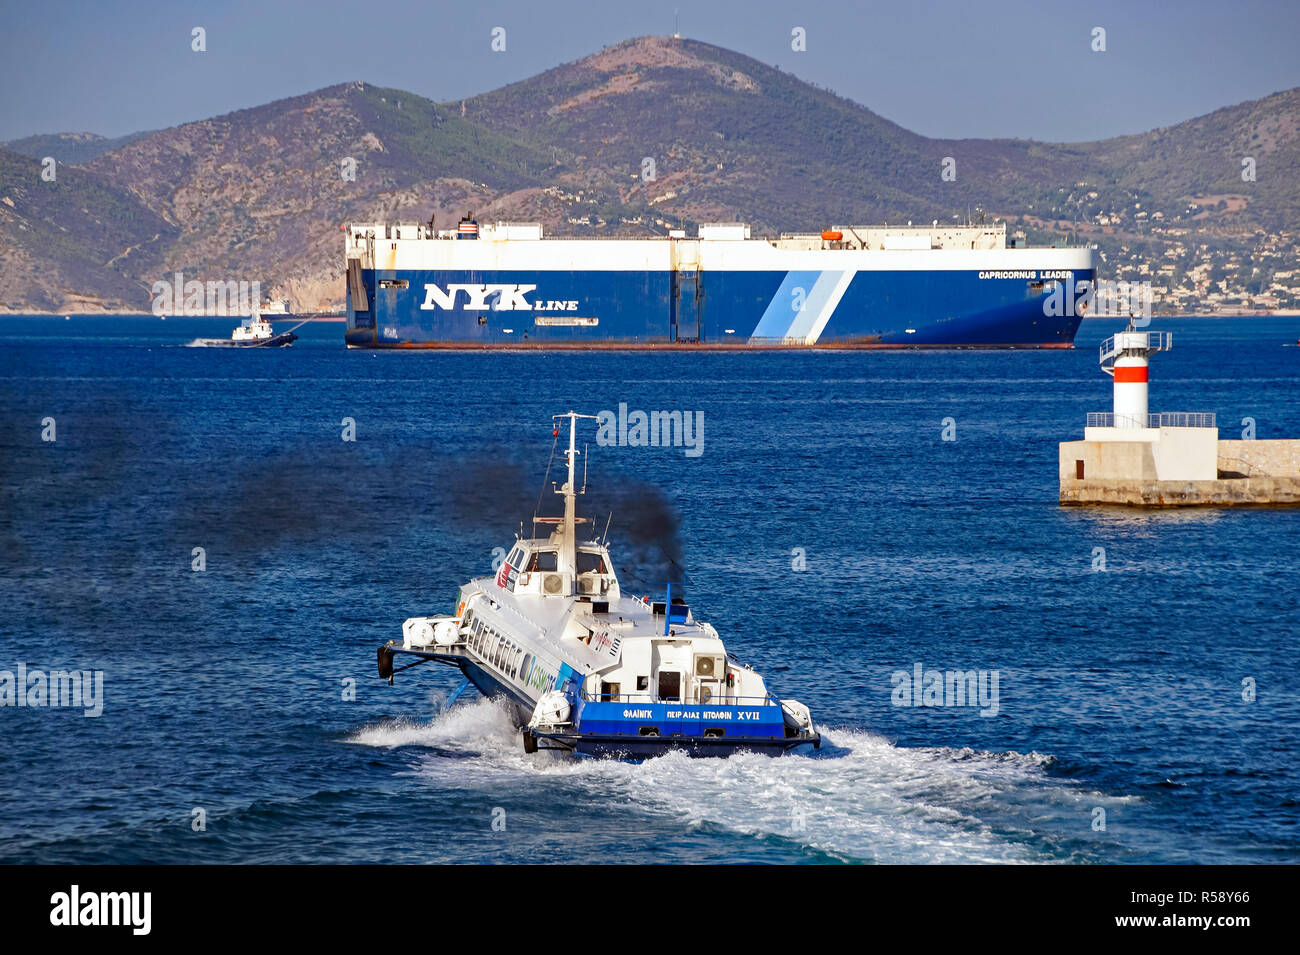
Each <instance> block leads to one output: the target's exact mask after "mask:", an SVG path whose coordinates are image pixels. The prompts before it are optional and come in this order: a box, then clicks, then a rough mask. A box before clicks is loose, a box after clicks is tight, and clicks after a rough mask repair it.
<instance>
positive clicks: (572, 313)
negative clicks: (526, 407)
mask: <svg viewBox="0 0 1300 955" xmlns="http://www.w3.org/2000/svg"><path fill="white" fill-rule="evenodd" d="M841 277H843V278H841ZM1094 278H1095V273H1094V270H1092V269H1070V270H1053V271H1051V272H1045V271H1039V270H1028V271H1024V272H1017V273H1015V275H1014V276H1012V277H1004V276H1002V275H1001V274H1000V273H989V272H985V271H979V270H974V269H972V270H919V269H912V270H898V271H880V270H861V271H856V272H853V273H845V272H832V271H821V272H817V271H810V272H801V271H793V270H792V271H786V272H777V271H741V270H734V271H700V272H697V273H682V272H679V271H676V270H656V271H633V272H629V271H600V270H591V271H561V270H546V271H523V270H492V271H487V270H456V271H453V270H430V271H419V270H381V269H363V270H361V271H360V281H361V283H362V284H363V286H364V292H365V295H364V301H360V302H357V303H354V300H353V287H352V286H351V285H350V286H349V290H348V311H347V333H346V335H347V344H348V345H349V346H352V347H359V348H485V347H489V348H490V347H498V348H583V347H586V348H592V347H612V348H638V347H660V346H686V347H691V346H693V347H705V348H725V347H751V348H763V347H808V346H819V347H831V348H871V347H876V348H908V347H920V348H924V347H930V348H945V347H947V348H951V347H992V348H999V347H1000V348H1014V347H1029V348H1068V347H1071V346H1072V345H1073V342H1074V336H1075V333H1076V331H1077V330H1078V327H1079V323H1080V321H1081V320H1082V317H1083V307H1082V303H1083V302H1084V300H1085V298H1086V293H1087V292H1088V291H1090V290H1091V288H1092V284H1093V281H1094ZM837 282H838V283H839V284H838V285H837V284H836V283H837ZM359 298H360V296H359ZM357 304H361V305H364V306H365V307H364V308H361V309H358V308H357Z"/></svg>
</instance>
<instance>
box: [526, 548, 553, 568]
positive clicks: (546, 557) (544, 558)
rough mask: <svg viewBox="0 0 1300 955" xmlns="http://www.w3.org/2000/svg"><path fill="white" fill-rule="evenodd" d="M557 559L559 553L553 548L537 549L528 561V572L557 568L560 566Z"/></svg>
mask: <svg viewBox="0 0 1300 955" xmlns="http://www.w3.org/2000/svg"><path fill="white" fill-rule="evenodd" d="M559 559H560V558H559V554H557V553H556V552H555V551H553V550H539V551H537V552H536V553H534V554H533V559H532V560H530V561H529V562H528V572H529V573H533V572H534V571H548V570H549V571H555V570H558V569H559V566H560V564H559Z"/></svg>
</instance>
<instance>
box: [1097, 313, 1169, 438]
mask: <svg viewBox="0 0 1300 955" xmlns="http://www.w3.org/2000/svg"><path fill="white" fill-rule="evenodd" d="M1173 344H1174V336H1173V335H1172V334H1170V333H1169V332H1140V331H1138V330H1137V329H1136V328H1135V327H1134V326H1133V322H1132V320H1130V321H1129V323H1128V328H1126V329H1124V331H1122V332H1120V333H1119V334H1118V335H1114V336H1112V337H1111V338H1108V339H1107V340H1106V341H1105V342H1104V343H1103V344H1102V346H1101V355H1100V362H1101V370H1102V371H1104V372H1105V373H1106V374H1108V375H1110V376H1111V377H1112V378H1114V379H1115V403H1114V408H1115V410H1114V413H1113V415H1112V423H1111V427H1114V428H1148V427H1151V426H1152V424H1151V420H1150V416H1149V413H1148V408H1147V381H1148V377H1149V370H1150V359H1151V355H1152V354H1154V353H1155V352H1158V351H1168V350H1169V349H1170V348H1172V347H1173ZM1156 427H1159V425H1158V424H1157V425H1156Z"/></svg>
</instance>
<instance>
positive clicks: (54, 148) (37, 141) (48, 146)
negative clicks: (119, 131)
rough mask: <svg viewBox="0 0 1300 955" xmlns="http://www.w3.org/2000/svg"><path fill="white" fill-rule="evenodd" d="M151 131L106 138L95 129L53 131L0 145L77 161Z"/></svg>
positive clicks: (35, 155)
mask: <svg viewBox="0 0 1300 955" xmlns="http://www.w3.org/2000/svg"><path fill="white" fill-rule="evenodd" d="M149 135H151V133H148V132H144V133H129V134H128V135H126V136H117V137H115V138H113V139H107V138H105V137H103V136H97V135H96V134H95V133H52V134H48V135H39V136H27V137H25V138H23V139H11V140H10V141H9V142H7V143H0V149H3V150H6V151H8V152H11V153H18V155H20V156H27V157H28V158H30V159H44V158H45V157H46V156H53V157H54V158H55V159H56V160H58V161H59V162H65V163H69V164H73V165H75V164H78V163H84V162H90V160H92V159H94V158H96V157H97V156H102V155H104V153H111V152H112V151H113V150H114V149H121V148H122V147H123V146H126V145H129V144H130V143H133V142H135V141H136V140H137V139H143V138H144V137H146V136H149Z"/></svg>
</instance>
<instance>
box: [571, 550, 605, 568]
mask: <svg viewBox="0 0 1300 955" xmlns="http://www.w3.org/2000/svg"><path fill="white" fill-rule="evenodd" d="M578 573H580V574H604V573H608V571H607V570H605V558H604V557H603V556H602V555H600V554H591V553H588V552H586V551H581V550H580V551H578Z"/></svg>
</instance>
